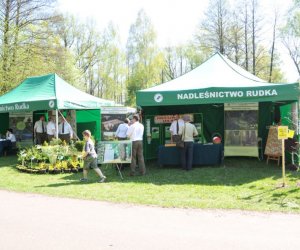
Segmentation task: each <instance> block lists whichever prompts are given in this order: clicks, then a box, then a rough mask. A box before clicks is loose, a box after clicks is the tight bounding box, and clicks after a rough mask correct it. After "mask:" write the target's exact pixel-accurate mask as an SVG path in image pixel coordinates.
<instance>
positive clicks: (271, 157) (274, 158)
mask: <svg viewBox="0 0 300 250" xmlns="http://www.w3.org/2000/svg"><path fill="white" fill-rule="evenodd" d="M280 157H281V155H267V164H269V160H274V161H277V165H278V166H279V165H280Z"/></svg>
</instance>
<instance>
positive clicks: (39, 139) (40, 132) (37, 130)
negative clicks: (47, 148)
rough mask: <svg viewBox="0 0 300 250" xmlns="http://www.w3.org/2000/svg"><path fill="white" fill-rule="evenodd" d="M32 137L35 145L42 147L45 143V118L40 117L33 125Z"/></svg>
mask: <svg viewBox="0 0 300 250" xmlns="http://www.w3.org/2000/svg"><path fill="white" fill-rule="evenodd" d="M33 131H34V137H35V143H36V144H37V145H42V144H43V143H44V142H45V141H46V122H45V116H43V115H41V116H40V119H39V120H38V121H36V122H35V124H34V129H33Z"/></svg>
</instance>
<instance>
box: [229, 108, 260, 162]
mask: <svg viewBox="0 0 300 250" xmlns="http://www.w3.org/2000/svg"><path fill="white" fill-rule="evenodd" d="M224 108H225V156H254V157H258V145H257V141H258V139H257V137H258V103H233V104H225V105H224Z"/></svg>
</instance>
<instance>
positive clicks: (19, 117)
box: [9, 112, 33, 147]
mask: <svg viewBox="0 0 300 250" xmlns="http://www.w3.org/2000/svg"><path fill="white" fill-rule="evenodd" d="M9 128H11V129H12V130H13V133H14V135H15V136H16V140H17V142H18V144H19V145H20V146H22V147H24V146H27V145H32V144H33V124H32V112H28V113H23V112H22V113H10V114H9Z"/></svg>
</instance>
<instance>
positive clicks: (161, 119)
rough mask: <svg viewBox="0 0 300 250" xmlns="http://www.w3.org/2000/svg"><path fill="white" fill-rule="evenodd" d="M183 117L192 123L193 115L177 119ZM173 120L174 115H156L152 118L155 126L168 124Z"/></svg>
mask: <svg viewBox="0 0 300 250" xmlns="http://www.w3.org/2000/svg"><path fill="white" fill-rule="evenodd" d="M184 115H188V116H189V117H190V121H191V122H193V121H194V114H181V115H179V118H182V117H183V116H184ZM174 120H175V115H156V116H154V123H155V124H169V123H172V121H174Z"/></svg>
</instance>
